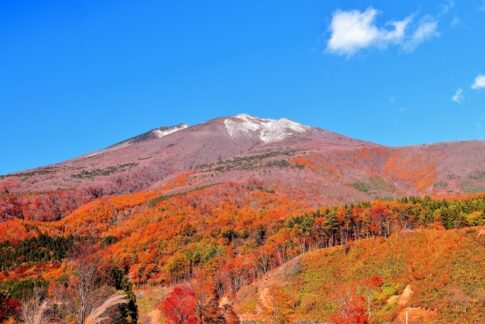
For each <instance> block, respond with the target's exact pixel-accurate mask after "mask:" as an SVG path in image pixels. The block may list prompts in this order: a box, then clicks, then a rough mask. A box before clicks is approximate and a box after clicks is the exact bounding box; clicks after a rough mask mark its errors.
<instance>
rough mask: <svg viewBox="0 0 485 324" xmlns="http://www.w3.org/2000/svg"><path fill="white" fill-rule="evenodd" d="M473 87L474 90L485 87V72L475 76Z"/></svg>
mask: <svg viewBox="0 0 485 324" xmlns="http://www.w3.org/2000/svg"><path fill="white" fill-rule="evenodd" d="M472 89H474V90H480V89H485V74H479V75H478V76H477V77H476V78H475V82H474V83H473V84H472Z"/></svg>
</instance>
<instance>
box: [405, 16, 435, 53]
mask: <svg viewBox="0 0 485 324" xmlns="http://www.w3.org/2000/svg"><path fill="white" fill-rule="evenodd" d="M438 36H439V33H438V21H437V20H436V19H434V18H433V17H431V16H427V17H425V18H424V19H422V20H421V21H420V22H419V24H418V26H417V27H416V29H415V30H414V32H413V33H412V34H411V36H410V37H409V39H408V40H407V41H406V42H405V43H404V44H403V48H404V50H406V51H408V52H412V51H414V50H415V49H416V47H418V46H419V45H421V44H422V43H424V42H426V41H427V40H430V39H431V38H434V37H438Z"/></svg>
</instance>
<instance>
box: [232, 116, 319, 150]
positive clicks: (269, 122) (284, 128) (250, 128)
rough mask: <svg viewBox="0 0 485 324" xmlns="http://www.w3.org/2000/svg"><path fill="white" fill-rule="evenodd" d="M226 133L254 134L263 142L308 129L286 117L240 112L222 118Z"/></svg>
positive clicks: (234, 135) (277, 139) (269, 141)
mask: <svg viewBox="0 0 485 324" xmlns="http://www.w3.org/2000/svg"><path fill="white" fill-rule="evenodd" d="M224 125H225V127H226V131H227V133H228V134H229V135H230V136H231V137H232V138H234V137H237V136H239V135H249V134H255V135H257V136H258V138H259V140H261V141H262V142H263V143H271V142H278V141H282V140H284V139H285V138H286V137H288V136H290V135H294V134H298V133H303V132H306V131H308V130H310V127H308V126H304V125H301V124H298V123H295V122H294V121H291V120H289V119H286V118H281V119H265V118H256V117H252V116H249V115H246V114H240V115H237V116H234V117H232V118H228V119H226V120H224Z"/></svg>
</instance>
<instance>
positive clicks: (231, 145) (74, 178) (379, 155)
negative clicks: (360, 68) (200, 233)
mask: <svg viewBox="0 0 485 324" xmlns="http://www.w3.org/2000/svg"><path fill="white" fill-rule="evenodd" d="M483 161H485V142H459V143H458V142H457V143H441V144H434V145H422V146H412V147H403V148H394V147H384V146H381V145H377V144H373V143H369V142H364V141H359V140H355V139H351V138H348V137H345V136H342V135H339V134H336V133H333V132H329V131H325V130H322V129H319V128H314V127H309V126H304V125H301V124H298V123H295V122H293V121H290V120H287V119H279V120H273V119H262V118H256V117H251V116H248V115H238V116H234V117H224V118H217V119H213V120H210V121H208V122H206V123H203V124H200V125H195V126H191V127H188V126H187V125H185V124H180V125H177V126H173V127H165V128H158V129H154V130H152V131H149V132H147V133H144V134H142V135H139V136H137V137H134V138H132V139H129V140H126V141H123V142H121V143H119V144H116V145H113V146H111V147H108V148H106V149H104V150H101V151H97V152H94V153H91V154H87V155H84V156H81V157H79V158H77V159H74V160H70V161H66V162H63V163H59V164H55V165H52V166H47V167H43V168H39V169H34V170H29V171H25V172H20V173H16V174H11V175H7V176H3V177H2V179H0V190H1V189H2V188H3V191H4V192H5V193H4V194H3V195H2V196H1V198H0V213H1V214H2V218H8V217H20V218H22V217H23V218H31V219H58V218H61V217H63V216H64V215H65V214H67V213H68V212H70V211H72V210H74V209H75V208H76V207H78V206H80V205H81V204H83V203H84V202H86V201H89V200H92V199H95V198H97V197H100V196H103V195H109V194H120V193H129V192H135V191H140V190H147V189H156V188H159V187H161V186H163V185H165V184H167V183H170V182H171V181H172V180H173V179H174V178H176V177H177V176H180V175H185V176H186V181H185V182H184V184H183V185H182V186H180V188H178V190H187V189H189V188H195V187H200V186H205V185H210V184H216V183H223V182H240V183H246V182H251V181H259V182H262V183H265V184H266V185H267V186H269V187H274V188H275V189H276V188H277V189H278V190H282V191H285V192H286V193H288V194H291V195H294V196H296V197H298V198H299V199H303V200H305V201H308V202H310V203H313V204H314V205H315V206H316V205H319V204H329V203H340V202H351V201H357V200H366V199H371V198H374V197H401V196H405V195H421V194H449V193H472V192H479V191H484V190H485V169H484V167H483V163H482V162H483ZM32 206H36V208H33V207H32Z"/></svg>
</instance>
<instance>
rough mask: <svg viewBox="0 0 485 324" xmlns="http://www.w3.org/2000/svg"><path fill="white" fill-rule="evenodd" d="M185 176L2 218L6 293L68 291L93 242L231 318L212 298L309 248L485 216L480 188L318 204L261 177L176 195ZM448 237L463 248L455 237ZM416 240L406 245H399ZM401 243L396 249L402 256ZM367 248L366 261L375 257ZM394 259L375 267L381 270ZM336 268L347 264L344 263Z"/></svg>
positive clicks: (108, 256) (131, 276) (97, 250)
mask: <svg viewBox="0 0 485 324" xmlns="http://www.w3.org/2000/svg"><path fill="white" fill-rule="evenodd" d="M184 181H186V179H185V177H181V178H177V179H175V180H174V182H173V183H172V184H168V185H167V186H165V187H162V188H160V189H159V190H156V191H150V192H141V193H135V194H129V195H120V196H109V197H102V198H98V199H96V200H94V201H92V202H90V203H87V204H85V205H83V206H82V207H80V208H79V209H77V210H76V211H74V212H73V213H71V214H69V215H68V216H66V217H64V218H63V219H61V220H58V221H50V222H40V221H29V220H19V219H11V220H8V221H5V222H3V223H0V232H1V233H2V237H1V240H0V248H1V249H0V252H1V253H0V261H1V262H0V264H1V265H2V268H1V270H2V272H0V293H1V292H2V289H4V291H5V293H6V294H7V295H11V296H13V297H19V298H23V297H25V289H27V288H28V287H32V285H34V284H35V285H40V286H43V287H44V286H49V287H50V288H49V291H54V292H55V291H56V290H58V289H61V288H62V287H61V288H59V287H58V285H59V283H61V282H65V283H64V284H65V285H67V286H68V287H69V282H70V281H69V280H68V281H67V282H66V278H70V277H69V276H67V277H66V275H68V274H71V275H72V273H73V272H72V271H73V270H72V269H73V267H75V265H76V262H78V261H76V260H77V257H76V256H77V255H79V253H81V252H83V251H84V250H85V249H86V248H89V249H88V251H87V252H83V253H84V254H85V255H87V256H88V257H89V258H93V259H94V260H97V261H96V264H97V266H98V269H99V271H100V273H101V274H104V276H106V275H107V274H111V273H122V274H123V275H124V276H126V280H129V282H130V284H132V285H133V286H134V288H137V289H143V288H145V287H153V286H155V287H173V286H174V285H178V284H182V285H183V284H184V283H187V282H192V285H193V286H192V287H196V288H194V289H196V290H197V291H199V290H200V291H203V292H204V293H203V294H202V296H204V303H207V305H209V306H210V305H212V306H210V307H209V306H207V308H204V312H203V314H204V316H216V317H221V316H222V317H225V316H228V315H227V314H234V313H233V311H232V310H231V311H230V312H229V313H227V314H226V313H225V311H226V309H225V308H221V307H219V306H214V305H219V304H220V303H223V301H224V300H229V301H230V300H232V299H233V298H234V296H235V295H236V294H239V295H240V291H241V289H245V288H244V287H245V286H247V285H250V284H252V283H253V282H255V281H257V280H259V279H260V278H262V277H263V276H264V275H265V274H266V273H267V272H269V271H271V270H272V269H275V268H277V267H279V266H281V265H285V264H286V263H287V262H291V260H292V259H294V258H295V257H298V256H299V255H301V254H304V253H307V252H309V251H313V250H317V249H321V248H330V249H333V250H329V251H340V252H335V253H337V254H336V255H342V253H341V249H340V248H338V247H337V248H336V246H340V245H342V246H345V247H346V249H348V248H349V247H350V250H348V251H350V252H349V255H353V254H352V253H354V251H358V249H354V248H353V244H354V243H352V242H354V241H358V240H362V239H364V240H367V239H368V238H371V239H370V241H369V242H373V243H368V244H370V246H372V247H373V248H375V247H376V244H375V242H381V240H380V238H386V237H389V236H391V238H390V239H389V240H390V242H393V240H394V238H393V237H394V236H392V235H393V234H395V233H400V232H402V231H404V233H406V231H415V230H419V229H421V228H442V230H440V231H438V232H437V233H448V232H447V231H445V230H444V229H445V228H447V229H453V228H461V227H470V226H480V225H483V224H484V222H485V218H484V216H485V213H484V211H485V196H483V195H480V194H478V195H471V196H450V197H447V199H433V198H430V197H423V198H419V197H410V198H405V199H402V200H394V201H391V200H376V201H369V202H359V203H354V204H348V205H340V206H333V207H332V206H329V207H321V208H318V209H314V208H312V207H310V206H308V205H307V203H306V202H304V201H301V200H298V199H295V198H294V197H291V196H288V195H287V194H286V193H285V192H283V191H278V190H277V189H274V188H271V187H265V186H264V184H262V183H258V182H253V183H250V184H245V185H241V184H238V183H229V184H218V185H212V186H205V187H200V188H196V189H191V190H188V191H185V192H176V193H174V192H173V190H174V186H178V185H183V183H184ZM470 231H472V232H473V231H475V230H473V229H471V230H470ZM450 233H453V232H450ZM460 233H461V232H460ZM464 233H465V232H464ZM400 235H401V234H400ZM444 235H445V237H448V236H446V235H447V234H444ZM450 235H451V234H450ZM396 237H401V236H396ZM409 237H414V236H409ZM418 237H419V236H418ZM474 237H475V238H476V237H477V236H476V235H475V236H474ZM440 242H441V241H440ZM450 242H454V243H453V244H452V245H453V246H455V245H456V240H455V241H450ZM464 242H465V241H464ZM477 242H480V241H477ZM412 244H415V243H414V242H412V241H410V242H407V243H406V244H405V246H403V247H402V250H403V251H406V249H407V248H410V247H411V246H412ZM423 244H424V243H423ZM398 245H399V244H397V245H396V246H395V249H394V250H390V252H389V255H391V254H392V253H396V255H400V254H399V253H401V252H399V251H398V248H397V246H398ZM393 246H394V245H393ZM432 246H433V245H430V247H432ZM457 246H458V245H457ZM448 247H449V246H448V245H444V248H445V249H448ZM468 248H470V249H468ZM463 249H464V251H467V253H477V254H476V255H477V256H481V254H480V253H481V252H480V251H481V250H480V249H476V248H475V247H473V246H472V247H470V246H469V247H463ZM375 251H376V252H377V251H378V250H377V249H376V250H375ZM430 251H433V248H432V250H426V253H424V254H419V253H418V254H416V258H417V259H416V260H417V262H424V263H423V264H426V263H427V262H428V260H427V258H426V256H427V255H432V256H433V258H434V257H441V256H442V255H441V254H440V253H441V252H439V251H441V250H438V247H436V248H435V251H434V252H436V253H434V252H433V253H431V252H430ZM450 251H451V250H450ZM369 253H370V254H369V255H368V256H365V257H362V262H364V263H365V262H370V261H371V260H372V253H371V252H369ZM403 253H404V252H403ZM435 254H436V255H435ZM367 257H368V259H369V260H366V258H367ZM337 263H338V262H337ZM372 264H373V263H372V262H370V263H369V267H373V265H372ZM387 266H388V265H387V264H382V266H378V265H376V269H381V268H382V269H383V268H384V267H387ZM335 269H336V270H335V271H337V272H339V271H340V268H339V267H338V265H336V266H335ZM392 269H393V268H392V267H390V268H389V271H391V270H392ZM399 269H402V268H399ZM420 269H422V268H420ZM332 271H333V270H332ZM392 271H394V270H392ZM399 271H401V270H399ZM419 271H424V270H419ZM470 271H471V272H470V273H471V275H473V276H480V275H481V274H480V271H479V270H477V269H475V268H473V269H470ZM379 274H380V273H379ZM383 274H384V273H383ZM383 274H382V275H383ZM391 274H392V275H393V276H394V277H389V278H388V277H386V278H385V279H386V280H389V281H394V280H397V279H396V278H397V276H395V273H391ZM391 274H389V275H391ZM352 276H355V279H356V284H357V283H358V282H359V280H360V278H361V277H360V275H358V273H357V272H353V273H349V277H348V280H350V279H351V277H352ZM457 276H458V275H457ZM467 276H468V275H466V274H463V275H462V278H464V280H468V279H467V278H468V277H467ZM405 278H408V277H405ZM409 280H410V279H409ZM389 281H388V282H389ZM108 282H110V281H108ZM396 282H397V283H399V286H398V287H397V288H395V289H396V291H394V292H393V293H396V292H397V291H398V290H399V289H402V287H401V283H402V281H396ZM72 284H73V285H74V284H75V282H74V283H72ZM426 284H427V283H426ZM56 287H57V288H56ZM481 287H482V282H470V289H472V290H473V293H475V290H476V289H478V288H481ZM302 292H304V290H302ZM467 293H470V294H471V293H472V292H471V291H470V292H467ZM473 296H475V295H473ZM315 298H318V295H316V297H315ZM472 298H475V297H472ZM223 305H224V303H223ZM229 305H230V303H229ZM235 306H236V307H239V308H236V309H237V311H236V314H242V315H243V316H245V315H244V314H246V313H247V312H248V310H247V306H239V304H236V305H235ZM150 307H154V305H151V306H150ZM240 307H242V308H240ZM255 307H256V306H255ZM285 307H286V306H285ZM288 307H290V306H288ZM294 307H296V306H291V307H290V308H289V309H290V310H291V309H293V308H294ZM476 308H477V306H476V305H474V306H473V309H476ZM229 309H231V308H229ZM241 309H242V310H241ZM245 309H246V310H245ZM255 314H256V315H258V312H256V313H255ZM211 318H212V317H211ZM226 319H227V318H226Z"/></svg>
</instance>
